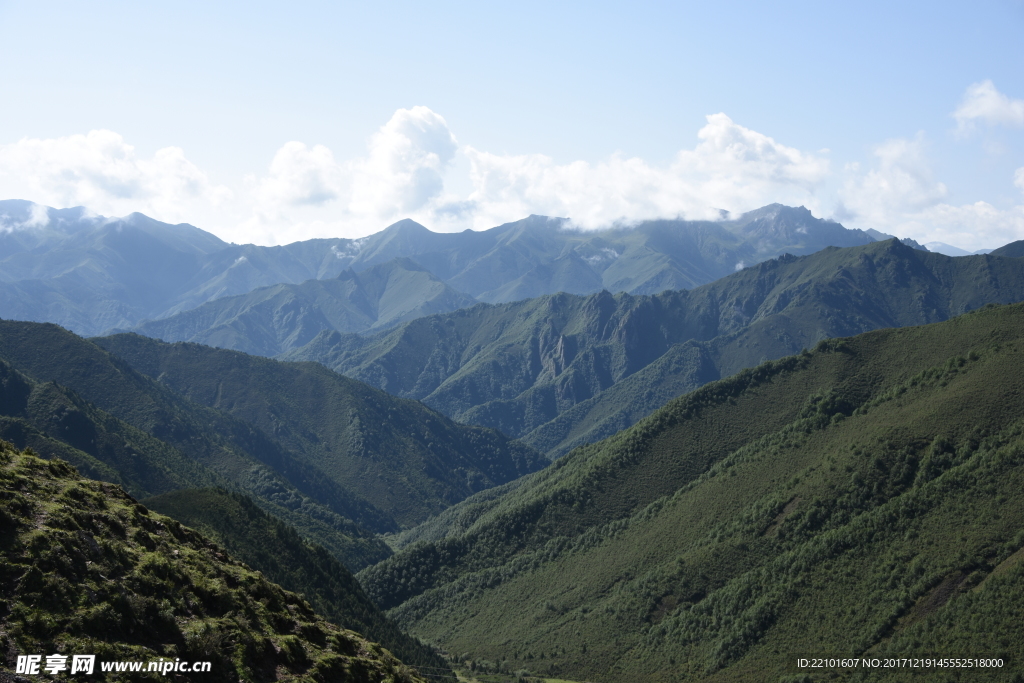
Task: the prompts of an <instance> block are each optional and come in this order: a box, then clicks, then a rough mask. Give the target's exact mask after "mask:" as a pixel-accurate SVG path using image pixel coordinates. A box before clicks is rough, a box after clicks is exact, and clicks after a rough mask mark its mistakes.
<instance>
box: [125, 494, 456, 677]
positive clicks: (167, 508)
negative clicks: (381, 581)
mask: <svg viewBox="0 0 1024 683" xmlns="http://www.w3.org/2000/svg"><path fill="white" fill-rule="evenodd" d="M141 502H142V503H144V504H145V506H146V507H148V508H150V509H151V510H156V511H157V512H159V513H161V514H165V515H167V516H168V517H171V518H173V519H175V520H177V521H179V522H181V523H182V524H184V525H185V526H187V527H189V528H191V529H195V530H196V531H199V532H200V533H202V534H203V535H204V536H206V537H207V538H209V539H211V540H212V541H214V542H216V543H217V544H218V545H220V546H222V547H223V548H224V549H225V550H226V551H227V552H228V553H229V554H230V555H231V556H232V557H234V558H235V559H237V560H239V561H241V562H244V563H245V564H247V565H248V566H249V567H251V568H253V569H255V570H257V571H260V572H262V573H263V575H264V576H266V577H267V579H268V580H270V581H273V582H274V583H276V584H278V585H280V586H281V587H282V588H284V589H286V590H290V591H292V592H294V593H298V594H299V595H301V596H303V598H305V599H306V600H308V601H309V603H310V605H312V607H313V609H314V610H316V612H317V614H321V615H323V617H324V618H325V619H326V620H327V621H330V622H331V623H332V624H336V625H338V626H341V627H342V628H345V629H348V630H351V631H355V632H357V633H359V634H361V635H363V636H364V637H366V638H368V639H369V640H372V641H374V642H376V643H380V644H381V645H382V646H384V647H385V648H386V649H387V650H388V651H389V652H391V653H392V654H394V655H395V656H396V657H398V658H399V659H401V660H402V661H403V662H405V663H406V664H410V665H412V666H416V667H423V668H424V671H425V672H429V673H430V674H431V678H432V679H433V680H437V679H438V678H441V677H442V674H441V672H443V671H445V670H446V668H447V664H446V662H445V661H444V659H443V658H442V657H441V656H440V655H438V654H437V653H435V652H434V651H433V650H432V649H430V648H429V647H427V646H425V645H423V644H422V643H420V642H418V641H417V640H416V639H414V638H411V637H410V636H408V635H407V634H405V633H403V632H402V631H401V630H400V629H399V628H398V627H397V626H396V625H395V624H394V623H393V622H392V621H390V620H389V619H388V618H387V617H385V616H384V614H383V613H382V612H381V611H380V608H378V607H377V606H376V605H375V604H374V603H373V602H372V601H371V600H370V599H369V598H368V597H367V596H366V593H365V592H364V591H363V589H362V587H361V586H360V585H359V582H358V581H356V578H355V577H354V576H352V573H351V572H349V571H348V569H346V568H345V566H344V565H343V564H341V563H340V562H338V561H337V560H336V559H335V558H334V557H332V556H331V554H330V553H328V552H327V551H326V550H325V549H324V548H323V547H321V546H316V545H310V544H309V543H307V542H306V541H303V540H302V538H301V537H300V536H299V534H298V533H297V532H296V531H295V529H294V528H292V527H290V526H288V525H287V524H285V523H284V522H281V521H280V520H277V519H274V518H273V517H271V516H270V515H268V514H267V513H265V512H263V511H262V510H260V509H259V508H258V507H257V506H256V505H255V504H254V503H253V502H252V500H250V499H249V498H247V497H246V496H243V495H241V494H238V493H230V492H228V491H226V490H224V489H222V488H206V489H182V490H177V491H172V492H170V493H165V494H162V495H159V496H155V497H153V498H145V499H143V500H142V501H141ZM447 673H448V675H451V676H452V677H453V678H454V675H453V674H451V672H450V671H448V672H447Z"/></svg>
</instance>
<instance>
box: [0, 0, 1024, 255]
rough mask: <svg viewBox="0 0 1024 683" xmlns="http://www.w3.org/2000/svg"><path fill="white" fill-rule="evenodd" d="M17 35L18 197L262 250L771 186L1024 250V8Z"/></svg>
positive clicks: (554, 11)
mask: <svg viewBox="0 0 1024 683" xmlns="http://www.w3.org/2000/svg"><path fill="white" fill-rule="evenodd" d="M894 5H895V6H894ZM0 35H3V36H4V38H3V40H2V41H0V98H2V99H0V103H2V104H0V199H14V198H17V199H28V200H31V201H34V202H37V203H39V204H44V205H48V206H54V207H57V208H66V207H71V206H85V207H87V208H88V209H89V210H90V211H92V212H94V213H96V214H99V215H106V216H121V215H126V214H128V213H131V212H134V211H139V212H142V213H145V214H147V215H150V216H152V217H154V218H157V219H159V220H163V221H168V222H173V223H178V222H188V223H191V224H193V225H196V226H197V227H200V228H202V229H204V230H208V231H210V232H213V233H214V234H216V235H218V236H220V237H221V238H223V239H225V240H228V241H232V242H238V243H243V242H254V243H257V244H284V243H288V242H293V241H296V240H301V239H309V238H312V237H359V236H363V235H366V234H370V233H373V232H377V231H379V230H381V229H383V228H384V227H386V226H387V225H389V224H390V223H392V222H394V221H396V220H399V219H401V218H407V217H408V218H413V219H415V220H417V221H419V222H420V223H422V224H423V225H425V226H427V227H428V228H430V229H431V230H435V231H459V230H465V229H467V228H469V229H474V230H481V229H486V228H489V227H493V226H495V225H499V224H501V223H505V222H509V221H514V220H518V219H520V218H523V217H525V216H527V215H529V214H532V213H536V214H544V215H550V216H560V217H567V218H569V219H571V220H572V221H573V222H574V223H575V224H576V225H577V226H579V227H580V228H583V229H594V228H600V227H603V226H607V225H611V224H616V223H618V224H629V223H632V222H636V221H640V220H644V219H648V218H673V217H682V218H687V219H715V218H718V217H720V216H721V215H722V213H721V212H722V211H727V212H730V215H737V214H739V213H742V212H744V211H749V210H751V209H754V208H757V207H759V206H763V205H765V204H769V203H773V202H779V203H783V204H789V205H794V206H796V205H803V206H806V207H807V208H809V209H810V210H811V211H812V212H813V213H814V215H816V216H819V217H822V218H831V219H834V220H838V221H840V222H841V223H842V224H843V225H845V226H846V227H850V228H862V229H867V228H874V229H877V230H880V231H882V232H886V233H889V234H895V235H899V236H900V237H911V238H913V239H916V240H918V241H921V242H933V241H939V242H945V243H947V244H952V245H955V246H957V247H960V248H963V249H967V250H970V251H973V250H976V249H982V248H993V247H997V246H1000V245H1002V244H1005V243H1007V242H1010V241H1013V240H1017V239H1024V49H1022V48H1024V41H1022V39H1021V36H1024V0H1012V1H1011V0H1001V1H994V2H978V3H971V4H970V5H968V4H966V3H952V2H934V1H933V2H916V1H914V2H902V3H891V2H885V3H882V2H861V3H822V2H775V3H753V2H728V1H726V2H719V3H707V2H701V3H688V2H671V3H669V2H646V3H645V2H630V3H628V4H627V3H612V2H587V3H576V2H560V3H551V2H543V3H541V2H529V1H526V2H522V1H517V2H514V3H513V2H492V3H456V2H444V1H440V0H432V2H430V3H411V2H383V3H347V2H301V1H297V2H291V3H263V2H246V3H240V2H239V3H235V2H218V3H207V2H204V3H198V2H189V1H187V0H180V1H178V2H175V3H139V2H131V3H129V2H117V1H111V2H102V1H97V2H89V3H82V2H58V1H52V2H51V1H49V0H35V1H32V2H23V1H20V0H15V1H11V0H0ZM4 220H5V219H4V218H3V217H0V228H3V229H19V228H22V229H30V228H29V227H27V226H18V225H14V224H13V223H10V222H9V221H8V222H6V223H5V222H4Z"/></svg>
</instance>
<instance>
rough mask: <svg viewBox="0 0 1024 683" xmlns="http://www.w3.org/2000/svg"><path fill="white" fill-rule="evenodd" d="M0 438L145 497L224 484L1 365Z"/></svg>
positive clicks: (72, 397)
mask: <svg viewBox="0 0 1024 683" xmlns="http://www.w3.org/2000/svg"><path fill="white" fill-rule="evenodd" d="M0 439H4V440H6V441H9V442H11V443H13V444H14V445H15V446H16V447H18V448H32V449H34V450H35V451H36V452H39V453H42V454H44V455H45V456H46V457H47V458H61V459H62V460H65V461H67V462H70V463H71V464H73V465H74V466H75V467H77V468H78V469H79V470H80V471H81V472H83V473H84V474H85V475H86V476H89V477H92V478H94V479H102V480H104V481H109V482H112V483H116V484H119V485H121V486H123V487H124V488H125V489H126V490H127V491H128V492H129V493H131V494H132V495H134V496H138V497H143V496H147V495H153V494H156V493H163V492H165V491H171V490H174V489H177V488H182V487H187V486H202V485H212V484H222V483H224V482H225V480H224V479H223V478H222V477H220V476H218V475H217V474H216V473H215V472H213V471H211V470H209V469H207V468H205V467H203V466H202V465H200V464H199V463H197V462H195V461H194V460H191V459H189V458H187V457H185V456H183V455H182V454H181V453H180V452H179V451H178V450H177V449H175V448H173V447H171V446H169V445H168V444H166V443H164V442H162V441H160V440H159V439H155V438H153V437H152V436H150V435H149V434H147V433H146V432H143V431H141V430H139V429H136V428H135V427H132V426H131V425H129V424H127V423H126V422H123V421H121V420H118V419H117V418H115V417H113V416H111V415H109V414H108V413H106V412H104V411H102V410H100V409H98V408H96V407H95V406H93V405H92V404H90V403H89V402H88V401H85V400H84V399H82V397H80V396H79V395H77V394H76V393H75V392H73V391H71V390H70V389H66V388H65V387H62V386H60V385H59V384H57V383H56V382H46V383H42V384H41V383H37V382H33V381H32V380H31V379H29V378H28V377H26V376H25V375H23V374H22V373H20V372H18V371H17V370H15V369H14V368H13V367H11V365H10V364H9V363H6V362H4V361H0Z"/></svg>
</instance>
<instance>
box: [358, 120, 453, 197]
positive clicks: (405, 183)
mask: <svg viewBox="0 0 1024 683" xmlns="http://www.w3.org/2000/svg"><path fill="white" fill-rule="evenodd" d="M457 149H458V142H456V140H455V136H454V135H453V134H452V132H451V131H450V130H449V129H448V124H447V123H446V122H445V120H444V118H442V117H441V116H439V115H438V114H436V113H434V112H433V111H431V110H430V109H428V108H427V107H413V108H412V109H399V110H398V111H397V112H395V114H394V116H392V117H391V120H390V121H388V122H387V124H385V125H384V126H383V127H382V128H381V129H380V130H379V131H378V132H377V133H376V134H375V135H374V136H373V139H372V140H371V141H370V153H369V156H367V157H366V158H365V159H362V160H360V161H358V162H357V163H356V164H354V168H353V183H352V200H351V203H350V209H351V210H352V212H353V213H356V214H366V215H377V216H391V215H395V214H396V213H403V212H404V213H408V212H412V211H416V210H418V209H421V208H422V207H424V206H425V205H426V204H427V203H428V202H430V201H431V200H434V199H436V198H437V197H438V196H439V195H440V194H441V192H442V190H443V189H444V172H445V170H446V169H447V167H448V165H449V164H450V163H451V161H452V158H453V157H454V156H455V152H456V150H457Z"/></svg>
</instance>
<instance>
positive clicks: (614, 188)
mask: <svg viewBox="0 0 1024 683" xmlns="http://www.w3.org/2000/svg"><path fill="white" fill-rule="evenodd" d="M697 137H698V140H699V142H698V143H697V145H696V147H695V148H694V149H691V150H682V151H680V152H679V153H678V154H677V155H676V158H675V160H674V161H673V163H672V164H671V165H669V166H666V167H658V166H654V165H651V164H649V163H647V162H646V161H644V160H643V159H638V158H626V157H624V156H622V155H614V156H612V157H611V158H609V159H607V160H605V161H601V162H598V163H595V164H590V163H587V162H584V161H576V162H572V163H569V164H556V163H555V162H554V161H553V160H552V159H551V158H550V157H547V156H544V155H541V154H532V155H521V156H508V155H505V156H500V155H495V154H491V153H487V152H482V151H479V150H476V149H474V148H472V147H467V148H466V149H465V153H466V154H467V156H468V157H469V160H470V162H471V176H472V182H473V186H474V191H473V193H472V194H471V195H470V197H469V202H470V205H471V206H472V208H473V212H474V223H476V226H477V227H483V226H484V225H488V224H490V225H495V224H497V223H498V222H501V221H503V220H513V219H514V218H516V217H520V216H524V215H527V214H530V213H538V214H546V215H555V216H567V217H570V218H571V219H572V220H573V222H574V223H575V224H576V225H578V226H580V227H583V228H595V227H600V226H604V225H608V224H610V223H612V222H615V221H636V220H643V219H649V218H673V217H677V216H684V217H687V218H694V219H697V218H704V219H717V218H719V217H720V210H721V209H722V208H727V209H729V210H731V211H746V210H749V209H753V208H756V207H758V206H761V205H763V204H766V203H770V202H774V201H779V202H789V203H794V204H811V203H813V200H814V194H815V191H816V189H817V188H818V186H819V185H820V184H821V183H822V181H824V179H825V178H826V177H827V175H828V173H829V161H828V159H826V158H824V157H821V156H817V155H814V154H808V153H805V152H801V151H800V150H797V149H794V148H791V147H786V146H785V145H782V144H780V143H778V142H776V141H775V140H773V139H772V138H770V137H768V136H767V135H763V134H761V133H758V132H756V131H753V130H750V129H748V128H744V127H743V126H740V125H738V124H736V123H734V122H733V121H732V119H730V118H729V117H728V116H726V115H725V114H714V115H712V116H708V117H707V125H705V126H704V127H703V128H701V130H700V131H699V132H698V134H697Z"/></svg>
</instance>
